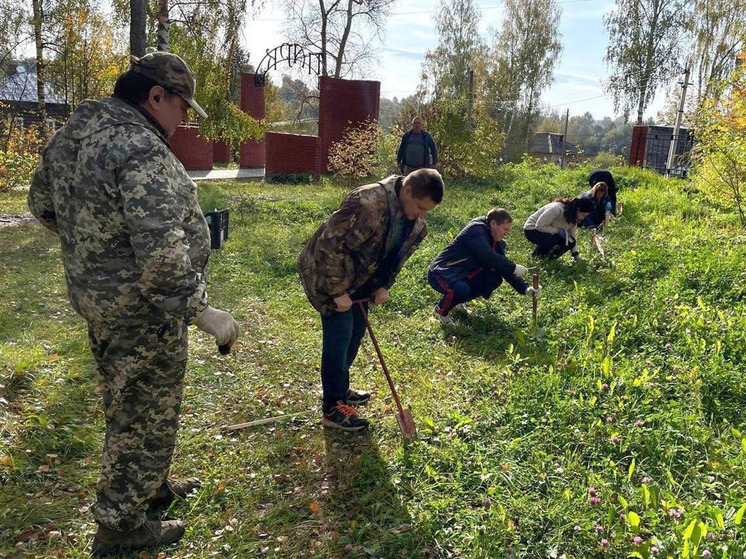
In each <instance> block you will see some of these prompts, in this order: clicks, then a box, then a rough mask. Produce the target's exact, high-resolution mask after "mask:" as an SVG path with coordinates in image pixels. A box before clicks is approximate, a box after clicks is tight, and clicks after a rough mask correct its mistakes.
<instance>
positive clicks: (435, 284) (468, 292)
mask: <svg viewBox="0 0 746 559" xmlns="http://www.w3.org/2000/svg"><path fill="white" fill-rule="evenodd" d="M427 281H428V283H429V284H430V287H432V288H433V289H434V290H435V291H437V292H438V293H442V294H443V297H441V299H440V302H439V303H438V306H437V307H436V311H437V312H438V314H441V315H443V316H447V315H448V313H449V312H451V309H452V308H453V307H455V306H456V305H460V304H461V303H466V302H467V301H471V300H473V299H476V298H477V297H484V298H485V299H489V297H490V295H492V292H493V291H494V290H495V289H497V287H498V286H499V285H500V283H502V278H501V277H499V276H496V275H495V274H489V273H486V272H479V273H477V274H476V275H475V276H474V277H471V278H468V277H467V278H463V279H460V280H457V281H454V282H452V283H448V282H446V281H445V280H444V279H443V278H442V277H440V276H439V275H438V274H436V273H435V272H432V271H428V272H427Z"/></svg>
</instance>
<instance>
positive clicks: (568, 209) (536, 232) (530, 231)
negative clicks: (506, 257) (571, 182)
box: [523, 198, 594, 261]
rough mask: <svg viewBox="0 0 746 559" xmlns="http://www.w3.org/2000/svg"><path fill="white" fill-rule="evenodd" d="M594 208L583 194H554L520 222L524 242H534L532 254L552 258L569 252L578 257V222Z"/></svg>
mask: <svg viewBox="0 0 746 559" xmlns="http://www.w3.org/2000/svg"><path fill="white" fill-rule="evenodd" d="M593 210H594V204H593V201H591V200H589V199H587V198H557V199H556V200H555V201H554V202H550V203H549V204H546V205H545V206H542V207H541V208H539V209H538V210H536V211H535V212H534V213H533V214H532V215H531V216H530V217H529V218H528V219H527V220H526V223H525V224H524V225H523V233H524V235H526V239H528V242H530V243H532V244H535V245H536V248H535V249H534V252H533V253H532V256H538V257H542V258H550V259H555V258H559V257H560V256H562V255H563V254H565V253H566V252H568V251H569V252H570V253H571V254H572V257H573V259H574V260H576V261H577V260H580V254H579V252H578V248H577V236H578V224H580V223H582V222H583V220H584V219H585V218H586V217H587V216H588V214H590V213H591V212H592V211H593Z"/></svg>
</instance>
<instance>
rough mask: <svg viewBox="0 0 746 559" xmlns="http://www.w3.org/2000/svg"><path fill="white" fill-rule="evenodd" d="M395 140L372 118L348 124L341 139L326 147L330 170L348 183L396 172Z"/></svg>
mask: <svg viewBox="0 0 746 559" xmlns="http://www.w3.org/2000/svg"><path fill="white" fill-rule="evenodd" d="M397 148H398V139H397V137H396V136H395V135H393V134H386V133H385V132H384V131H383V129H382V128H381V126H380V125H379V124H378V123H377V122H376V121H374V120H366V121H364V122H363V123H361V124H359V125H355V126H349V127H348V128H346V129H345V131H344V132H343V134H342V139H341V140H339V141H338V142H333V143H332V145H331V147H330V148H329V171H331V172H332V173H334V174H335V175H336V176H337V177H339V178H340V179H341V180H342V182H343V183H345V184H346V185H348V186H350V185H352V184H356V183H361V182H363V181H364V180H365V179H368V178H380V177H383V176H387V175H390V174H392V173H396V172H398V171H397V169H396V166H395V162H396V150H397Z"/></svg>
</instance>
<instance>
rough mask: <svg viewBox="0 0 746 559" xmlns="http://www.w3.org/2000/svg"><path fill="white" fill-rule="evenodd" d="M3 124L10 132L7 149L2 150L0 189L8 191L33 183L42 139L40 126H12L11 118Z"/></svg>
mask: <svg viewBox="0 0 746 559" xmlns="http://www.w3.org/2000/svg"><path fill="white" fill-rule="evenodd" d="M3 124H4V126H3V128H4V129H5V130H10V134H9V136H8V138H7V141H6V144H5V150H4V151H0V191H3V190H4V191H8V190H10V189H12V188H15V187H18V186H25V185H28V184H30V183H31V178H32V177H33V175H34V169H36V166H37V165H38V163H39V152H40V151H41V148H42V140H41V139H40V137H39V133H38V126H30V127H28V128H23V127H20V126H12V122H11V121H10V118H8V119H6V120H5V122H4V123H3Z"/></svg>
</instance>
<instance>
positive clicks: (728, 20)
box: [689, 0, 746, 104]
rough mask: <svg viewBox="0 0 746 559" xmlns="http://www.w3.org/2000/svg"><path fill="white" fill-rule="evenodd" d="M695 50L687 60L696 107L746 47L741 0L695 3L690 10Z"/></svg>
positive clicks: (744, 13)
mask: <svg viewBox="0 0 746 559" xmlns="http://www.w3.org/2000/svg"><path fill="white" fill-rule="evenodd" d="M692 33H693V42H694V49H693V50H692V56H691V60H690V64H689V66H690V68H691V69H692V76H693V85H694V88H693V91H694V92H695V94H696V100H697V104H699V103H701V101H702V100H703V99H705V98H706V97H708V96H709V95H710V93H711V91H712V87H713V84H714V83H716V82H719V81H721V80H722V79H724V78H725V77H726V76H727V75H728V72H730V71H731V69H732V68H733V60H734V57H735V56H736V55H737V54H738V53H740V52H741V51H743V50H744V45H745V44H746V43H745V41H746V9H745V6H744V3H743V0H697V1H696V2H695V3H694V9H693V10H692Z"/></svg>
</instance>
